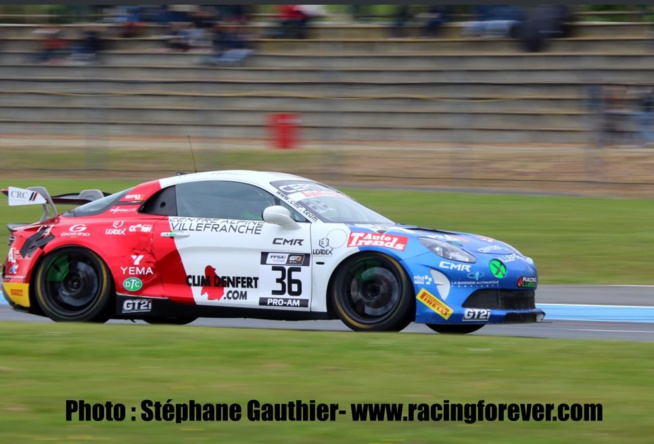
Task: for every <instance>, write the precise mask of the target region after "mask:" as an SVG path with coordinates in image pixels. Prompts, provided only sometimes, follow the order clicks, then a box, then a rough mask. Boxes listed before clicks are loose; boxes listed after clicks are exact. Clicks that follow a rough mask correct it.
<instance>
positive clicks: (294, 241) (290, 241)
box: [273, 237, 304, 246]
mask: <svg viewBox="0 0 654 444" xmlns="http://www.w3.org/2000/svg"><path fill="white" fill-rule="evenodd" d="M302 242H304V239H284V238H282V237H276V238H275V239H273V244H274V245H300V246H302Z"/></svg>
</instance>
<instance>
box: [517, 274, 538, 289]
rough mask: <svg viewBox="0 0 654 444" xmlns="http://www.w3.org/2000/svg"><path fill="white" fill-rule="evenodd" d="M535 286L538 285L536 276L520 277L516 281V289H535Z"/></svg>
mask: <svg viewBox="0 0 654 444" xmlns="http://www.w3.org/2000/svg"><path fill="white" fill-rule="evenodd" d="M536 285H538V278H537V277H536V276H522V277H521V278H520V279H518V287H521V288H536Z"/></svg>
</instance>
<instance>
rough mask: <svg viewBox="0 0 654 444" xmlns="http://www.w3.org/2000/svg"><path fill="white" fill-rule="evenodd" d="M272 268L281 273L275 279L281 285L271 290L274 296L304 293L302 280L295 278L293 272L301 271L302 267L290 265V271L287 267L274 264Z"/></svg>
mask: <svg viewBox="0 0 654 444" xmlns="http://www.w3.org/2000/svg"><path fill="white" fill-rule="evenodd" d="M271 268H272V271H274V272H277V273H279V277H277V278H276V279H275V283H276V284H278V285H279V288H278V289H277V288H276V289H273V290H272V292H271V293H272V294H273V295H274V296H284V295H286V294H288V295H289V296H300V295H302V281H301V280H300V279H297V278H293V272H296V273H298V272H301V271H302V268H300V267H288V271H287V268H286V267H280V266H274V267H271Z"/></svg>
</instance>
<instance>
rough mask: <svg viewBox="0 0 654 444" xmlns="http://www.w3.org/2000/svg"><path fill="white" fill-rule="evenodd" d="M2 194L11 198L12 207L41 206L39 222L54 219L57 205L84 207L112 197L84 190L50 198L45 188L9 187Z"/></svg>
mask: <svg viewBox="0 0 654 444" xmlns="http://www.w3.org/2000/svg"><path fill="white" fill-rule="evenodd" d="M2 194H4V195H5V196H7V197H9V205H10V206H14V205H37V204H41V206H42V207H43V215H42V216H41V219H40V220H39V222H43V221H44V220H48V219H52V218H53V217H55V216H56V215H57V214H59V213H58V212H57V208H56V207H55V204H63V205H83V204H85V203H89V202H93V201H94V200H98V199H101V198H103V197H106V196H109V195H110V193H105V192H102V191H100V190H84V191H81V192H80V193H66V194H59V195H57V196H50V193H48V190H46V189H45V188H44V187H28V188H25V189H23V188H15V187H9V188H8V189H3V190H2Z"/></svg>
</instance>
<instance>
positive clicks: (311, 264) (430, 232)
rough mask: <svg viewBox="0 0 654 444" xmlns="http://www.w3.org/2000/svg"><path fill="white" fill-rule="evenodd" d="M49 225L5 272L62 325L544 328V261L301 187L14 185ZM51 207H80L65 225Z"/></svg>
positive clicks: (189, 182)
mask: <svg viewBox="0 0 654 444" xmlns="http://www.w3.org/2000/svg"><path fill="white" fill-rule="evenodd" d="M3 192H4V193H5V194H6V195H7V196H8V198H9V204H10V205H25V204H40V205H42V207H43V216H42V217H41V220H39V221H38V222H36V223H30V224H10V225H9V231H10V237H9V252H8V255H7V258H6V260H5V262H4V266H3V270H2V278H3V287H4V294H5V297H6V298H7V299H8V301H9V303H10V304H11V306H12V307H14V309H16V310H23V311H27V312H29V313H33V314H35V315H41V316H47V317H49V318H51V319H53V320H55V321H86V322H104V321H106V320H108V319H111V318H119V319H142V320H145V321H146V322H149V323H170V324H185V323H189V322H192V321H193V320H195V319H197V318H198V317H253V318H264V319H279V320H308V319H340V320H341V321H342V322H343V323H345V325H347V326H348V327H350V328H351V329H353V330H358V331H399V330H402V329H403V328H405V327H406V326H407V325H408V324H409V323H410V322H418V323H424V324H426V325H427V326H428V327H430V328H431V329H432V330H434V331H436V332H439V333H469V332H473V331H475V330H478V329H479V328H481V327H483V326H484V325H486V324H496V323H527V322H539V321H541V320H542V319H543V317H544V315H545V313H544V312H543V311H541V310H539V309H537V308H536V305H535V291H536V287H537V285H538V274H537V271H536V268H535V266H534V262H533V260H532V259H530V258H529V257H527V256H524V255H522V254H521V253H520V252H519V251H518V250H516V249H515V248H513V247H511V246H510V245H508V244H506V243H503V242H500V241H497V240H495V239H492V238H489V237H485V236H479V235H475V234H467V233H459V232H452V231H445V230H437V229H431V228H421V227H418V226H412V225H401V224H397V223H395V222H393V221H391V220H390V219H387V218H386V217H384V216H382V215H380V214H378V213H376V212H375V211H373V210H371V209H369V208H367V207H365V206H363V205H362V204H360V203H358V202H356V201H355V200H353V199H352V198H350V197H348V196H347V195H345V194H343V193H341V192H340V191H338V190H336V189H334V188H332V187H329V186H327V185H324V184H322V183H319V182H315V181H312V180H309V179H306V178H303V177H299V176H295V175H289V174H282V173H272V172H256V171H214V172H204V173H195V174H179V175H177V176H174V177H169V178H164V179H160V180H154V181H150V182H146V183H143V184H141V185H137V186H135V187H133V188H129V189H126V190H124V191H121V192H118V193H115V194H111V195H108V194H107V193H103V192H101V191H99V190H85V191H82V192H80V193H73V194H66V195H59V196H50V195H49V193H48V192H47V190H45V189H44V188H43V187H30V188H28V189H23V188H15V187H9V189H7V190H3ZM55 204H57V205H58V204H74V205H78V206H77V207H75V208H74V209H72V210H70V211H67V212H64V213H61V214H60V213H58V211H57V208H56V206H55Z"/></svg>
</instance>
